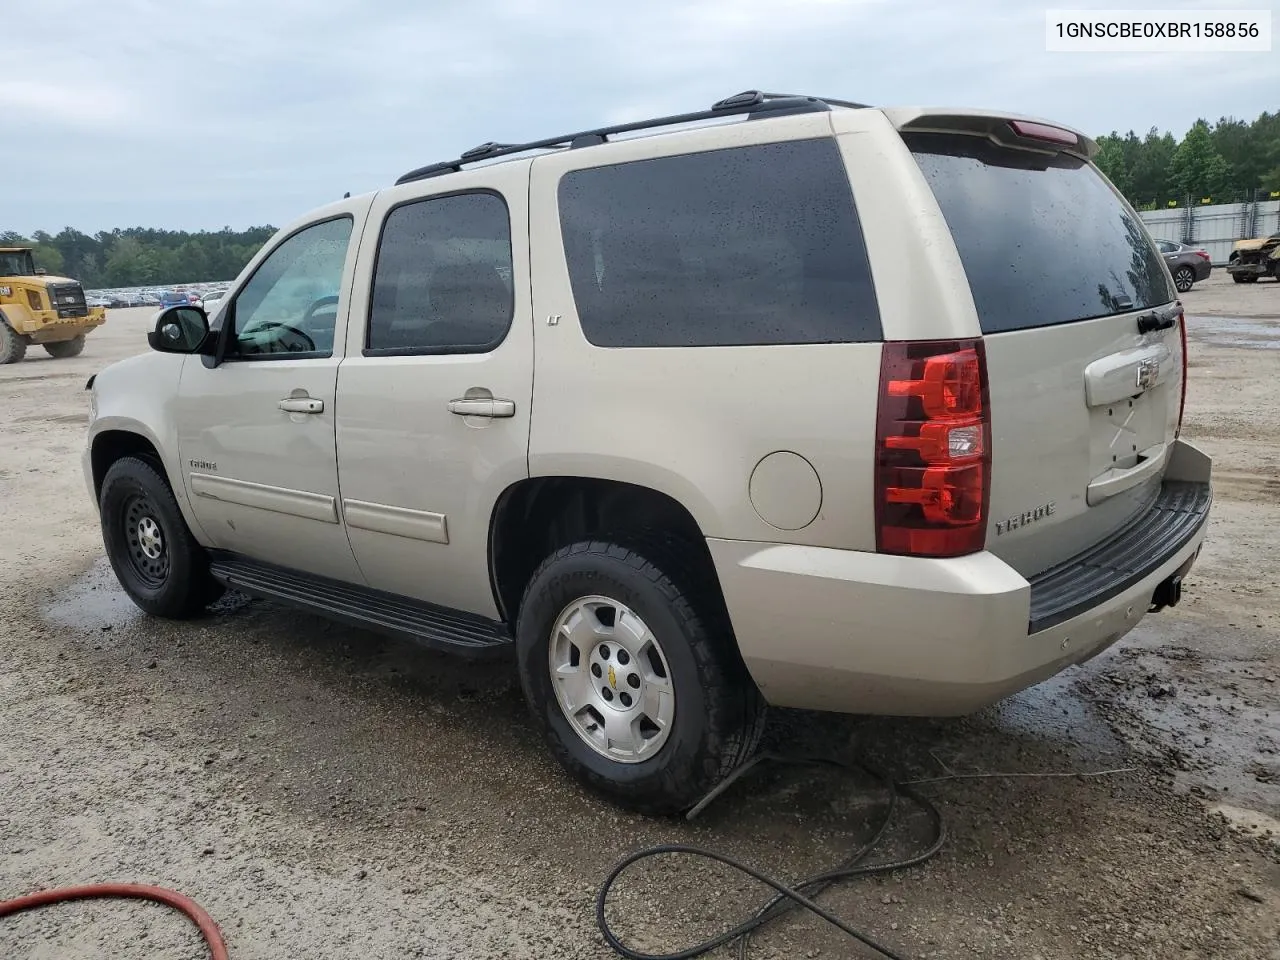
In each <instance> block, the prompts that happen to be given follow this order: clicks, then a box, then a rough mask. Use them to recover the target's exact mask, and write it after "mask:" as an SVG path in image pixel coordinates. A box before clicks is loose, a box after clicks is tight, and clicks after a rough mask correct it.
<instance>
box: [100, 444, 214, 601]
mask: <svg viewBox="0 0 1280 960" xmlns="http://www.w3.org/2000/svg"><path fill="white" fill-rule="evenodd" d="M98 504H99V509H100V511H101V514H102V540H103V543H104V545H105V546H106V549H107V557H108V558H109V559H110V561H111V566H112V568H113V569H114V570H115V572H116V579H118V580H119V581H120V586H122V587H124V591H125V593H127V594H129V597H130V599H132V600H133V602H134V603H136V604H137V605H138V606H139V607H141V608H142V609H143V610H145V611H146V612H147V613H150V614H153V615H154V616H158V617H167V618H169V619H172V620H187V619H190V618H192V617H195V616H198V615H199V614H200V613H201V611H203V610H204V608H205V607H207V606H208V605H209V604H210V603H212V602H213V601H214V600H216V599H217V598H218V597H219V596H220V595H221V593H222V587H221V585H220V584H218V582H217V581H216V580H214V579H213V577H211V576H210V575H209V559H208V557H207V555H206V554H205V552H204V549H203V548H202V547H201V546H200V544H198V543H196V540H195V538H194V537H193V536H192V535H191V531H190V530H189V529H188V528H187V524H186V521H185V520H183V519H182V512H181V511H180V510H179V509H178V501H177V500H175V499H174V496H173V491H172V490H171V489H169V483H168V481H167V480H165V478H164V477H163V476H162V475H161V474H160V472H159V471H158V470H157V469H156V468H155V467H154V466H153V465H152V464H150V463H148V462H147V461H145V460H141V459H139V458H137V457H123V458H121V459H119V460H117V461H116V462H115V463H113V464H112V465H111V467H110V468H109V469H108V470H107V475H106V476H105V477H104V478H103V480H102V493H101V494H100V496H99V499H98ZM146 519H150V520H151V521H153V523H154V524H155V525H156V526H158V528H159V531H160V547H159V552H160V557H158V558H153V557H151V556H149V555H148V554H147V553H146V552H145V551H144V550H143V544H142V543H141V541H140V539H139V533H138V528H139V526H140V524H142V523H143V522H145V520H146Z"/></svg>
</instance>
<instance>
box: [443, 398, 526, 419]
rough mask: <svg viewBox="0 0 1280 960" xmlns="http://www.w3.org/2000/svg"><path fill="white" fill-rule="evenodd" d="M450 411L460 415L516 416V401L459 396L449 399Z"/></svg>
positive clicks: (495, 417)
mask: <svg viewBox="0 0 1280 960" xmlns="http://www.w3.org/2000/svg"><path fill="white" fill-rule="evenodd" d="M449 412H450V413H456V414H457V415H458V416H460V417H491V418H494V419H497V418H501V417H514V416H515V415H516V402H515V401H514V400H498V399H495V398H492V397H459V398H458V399H456V400H450V401H449Z"/></svg>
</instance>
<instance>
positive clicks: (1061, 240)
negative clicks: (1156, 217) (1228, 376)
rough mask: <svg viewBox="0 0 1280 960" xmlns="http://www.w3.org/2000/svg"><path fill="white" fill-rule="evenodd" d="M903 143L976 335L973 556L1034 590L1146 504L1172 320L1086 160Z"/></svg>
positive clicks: (1168, 297) (1151, 254)
mask: <svg viewBox="0 0 1280 960" xmlns="http://www.w3.org/2000/svg"><path fill="white" fill-rule="evenodd" d="M903 136H904V139H905V140H906V142H907V145H908V146H909V147H910V149H911V151H912V153H913V154H914V156H915V158H916V160H917V162H918V163H919V165H920V168H921V170H922V171H923V173H924V175H925V178H926V180H927V181H928V182H929V185H930V187H931V188H932V189H933V192H934V195H935V197H936V198H937V200H938V203H939V205H940V207H941V209H942V213H943V215H944V216H945V218H946V221H947V225H948V227H949V229H950V230H951V233H952V236H953V238H954V239H955V243H956V248H957V250H958V252H959V254H960V259H961V261H962V263H963V265H964V269H965V274H966V276H967V278H968V281H969V286H970V290H971V292H972V294H973V299H974V305H975V307H976V308H977V312H978V317H979V320H980V322H981V325H982V332H983V335H984V340H985V347H986V358H987V376H988V383H989V396H990V417H991V486H990V501H989V511H988V514H987V516H988V519H989V522H988V528H987V544H986V545H987V549H988V550H990V551H991V552H992V553H995V554H996V555H998V556H1000V557H1001V558H1003V559H1004V560H1006V561H1007V562H1008V563H1009V564H1010V565H1011V566H1013V567H1014V568H1015V569H1017V570H1018V571H1019V572H1020V573H1022V574H1023V575H1024V576H1028V577H1030V576H1034V575H1035V574H1037V573H1040V572H1041V571H1044V570H1046V569H1048V568H1049V567H1052V566H1054V565H1055V564H1057V563H1060V562H1061V561H1063V560H1065V559H1068V558H1070V557H1073V556H1075V555H1077V554H1079V553H1082V552H1083V551H1085V550H1087V549H1088V548H1089V547H1090V546H1092V545H1093V544H1095V543H1097V542H1098V541H1100V540H1102V539H1104V538H1106V537H1107V536H1109V535H1111V534H1113V533H1115V532H1116V531H1117V530H1119V529H1120V528H1122V527H1123V526H1124V525H1125V524H1126V523H1127V522H1128V521H1129V520H1131V519H1132V518H1133V517H1134V516H1135V515H1137V514H1138V513H1140V512H1142V511H1143V510H1146V509H1148V508H1149V507H1150V505H1151V504H1152V502H1153V501H1154V499H1155V497H1156V496H1157V495H1158V493H1159V490H1160V485H1161V480H1162V477H1163V475H1164V470H1165V460H1166V455H1167V452H1168V450H1169V449H1170V445H1171V444H1172V443H1173V440H1174V439H1175V436H1176V433H1177V429H1178V416H1179V408H1180V402H1181V388H1182V375H1183V374H1182V355H1181V353H1182V346H1181V340H1180V336H1181V331H1180V330H1179V325H1180V324H1181V310H1180V308H1179V306H1178V305H1177V303H1176V301H1175V300H1174V297H1175V293H1174V290H1173V286H1172V284H1171V282H1170V280H1169V277H1168V272H1167V270H1166V269H1165V266H1164V263H1163V261H1162V260H1161V258H1160V255H1159V253H1158V252H1157V250H1156V249H1155V246H1154V244H1153V243H1152V241H1151V239H1150V237H1149V236H1148V234H1147V232H1146V230H1145V229H1144V228H1143V226H1142V224H1141V222H1140V220H1139V219H1138V217H1137V214H1135V213H1134V212H1133V210H1132V209H1131V208H1130V207H1129V206H1128V204H1126V203H1125V202H1124V200H1123V199H1121V197H1120V196H1119V195H1118V194H1117V193H1116V192H1115V191H1114V190H1113V189H1112V188H1111V186H1110V184H1109V183H1108V182H1107V181H1106V180H1105V178H1103V176H1102V175H1101V174H1100V173H1098V171H1097V170H1096V169H1095V168H1094V167H1093V166H1092V165H1091V164H1089V163H1088V162H1087V161H1085V160H1083V159H1081V158H1080V157H1078V156H1072V155H1069V154H1066V153H1061V152H1057V150H1056V149H1054V148H1053V146H1052V144H1040V148H1039V149H1036V148H1035V145H1034V144H1033V145H1032V146H1030V147H1028V146H1027V145H1026V144H1024V143H1019V142H1012V143H1011V142H1002V143H998V142H996V139H997V138H996V137H994V136H991V135H986V134H984V133H982V132H980V131H975V130H965V131H963V132H960V131H946V132H944V131H934V132H910V131H904V134H903ZM1011 139H1012V140H1015V141H1016V140H1017V138H1011Z"/></svg>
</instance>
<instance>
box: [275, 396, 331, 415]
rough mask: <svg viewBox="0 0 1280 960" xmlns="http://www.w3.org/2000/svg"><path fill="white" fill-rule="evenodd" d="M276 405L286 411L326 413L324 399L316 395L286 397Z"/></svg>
mask: <svg viewBox="0 0 1280 960" xmlns="http://www.w3.org/2000/svg"><path fill="white" fill-rule="evenodd" d="M276 406H278V407H279V408H280V409H281V410H283V411H284V412H285V413H324V401H323V400H317V399H315V398H314V397H285V398H284V399H283V400H281V401H280V402H279V403H278V404H276Z"/></svg>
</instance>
